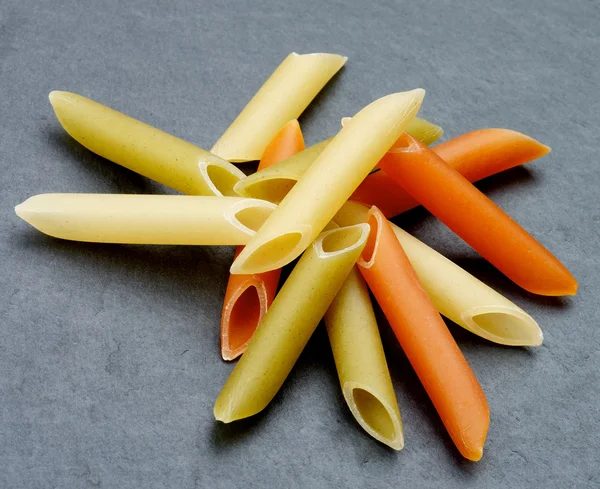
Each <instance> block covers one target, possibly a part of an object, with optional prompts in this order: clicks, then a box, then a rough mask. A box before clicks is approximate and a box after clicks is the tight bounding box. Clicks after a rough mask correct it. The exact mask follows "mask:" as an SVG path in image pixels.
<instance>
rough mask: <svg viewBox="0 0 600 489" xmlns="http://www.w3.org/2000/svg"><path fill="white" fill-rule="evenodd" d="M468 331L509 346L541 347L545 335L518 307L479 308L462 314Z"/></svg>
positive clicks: (487, 306)
mask: <svg viewBox="0 0 600 489" xmlns="http://www.w3.org/2000/svg"><path fill="white" fill-rule="evenodd" d="M461 319H462V320H463V321H464V322H465V324H466V326H467V327H468V329H469V330H470V331H471V332H472V333H474V334H476V335H478V336H481V337H482V338H486V339H488V340H490V341H493V342H495V343H499V344H501V345H509V346H540V345H541V344H542V342H543V340H544V334H543V333H542V330H541V329H540V327H539V325H538V324H537V322H536V321H535V320H534V319H533V318H532V317H531V316H530V315H529V314H527V313H526V312H525V311H523V310H521V309H519V308H517V307H508V306H503V305H484V306H477V307H474V308H472V309H469V310H467V311H465V312H463V313H462V315H461Z"/></svg>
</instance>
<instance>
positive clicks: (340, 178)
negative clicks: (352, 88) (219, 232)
mask: <svg viewBox="0 0 600 489" xmlns="http://www.w3.org/2000/svg"><path fill="white" fill-rule="evenodd" d="M424 95H425V91H424V90H422V89H416V90H411V91H409V92H403V93H396V94H392V95H388V96H387V97H383V98H381V99H379V100H376V101H375V102H373V103H372V104H370V105H368V106H367V107H365V108H364V109H363V110H361V111H360V112H359V113H358V114H357V115H356V116H355V117H354V119H353V120H352V122H350V124H348V125H346V127H344V128H342V129H341V131H340V132H339V133H338V135H337V136H336V137H335V138H334V139H333V140H332V141H331V142H330V143H329V145H328V146H327V147H326V148H325V149H324V150H323V152H322V153H321V154H320V155H319V157H318V158H317V159H316V160H315V162H314V163H313V164H312V165H311V166H310V167H309V169H308V170H307V171H306V172H305V173H304V175H303V177H302V178H301V179H300V181H299V182H298V183H297V184H296V185H294V187H292V189H291V190H290V191H289V193H288V194H287V195H286V196H285V198H284V199H283V200H282V201H281V203H280V205H279V207H278V208H277V209H276V210H275V211H274V212H273V214H272V215H271V216H270V217H269V219H267V221H266V222H265V224H264V226H263V227H262V228H261V229H260V230H259V232H258V233H257V234H256V236H255V237H254V238H253V239H252V240H251V241H250V242H249V243H248V245H247V246H246V247H245V248H244V250H243V251H242V252H241V253H240V254H239V256H238V257H237V258H236V260H235V261H234V262H233V265H232V266H231V272H232V273H259V272H265V271H268V270H273V269H275V268H279V267H282V266H283V265H286V264H287V263H289V262H291V261H292V260H293V259H294V258H296V257H297V256H299V255H300V254H301V253H302V251H303V250H305V249H306V248H307V246H308V245H309V244H310V243H311V242H312V241H313V240H314V239H315V238H316V237H317V236H318V235H319V233H320V232H321V230H322V229H323V228H324V227H325V226H326V225H327V223H328V222H329V221H330V220H331V218H332V217H333V216H334V215H335V213H336V212H337V211H338V209H339V208H340V207H341V206H342V205H343V204H344V202H346V200H347V199H348V197H349V196H350V195H351V194H352V192H353V191H354V190H356V188H357V187H358V185H360V182H362V180H363V179H364V178H365V177H366V176H367V175H368V173H369V171H371V169H372V168H373V167H374V166H375V164H376V163H377V161H379V159H381V157H382V156H383V155H384V154H385V152H386V151H387V150H388V149H389V148H390V147H391V145H392V144H393V143H394V141H395V140H396V139H398V137H399V136H400V134H402V133H403V132H404V130H405V129H406V126H407V125H408V123H409V122H410V121H411V120H412V118H413V117H414V116H415V115H416V113H417V112H418V110H419V107H420V106H421V102H422V100H423V97H424Z"/></svg>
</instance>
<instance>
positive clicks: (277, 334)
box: [214, 224, 369, 423]
mask: <svg viewBox="0 0 600 489" xmlns="http://www.w3.org/2000/svg"><path fill="white" fill-rule="evenodd" d="M368 235H369V225H368V224H359V225H356V226H349V227H344V228H339V229H333V230H331V231H327V232H325V233H322V234H321V235H320V236H319V237H318V238H317V239H316V240H315V241H314V243H313V244H312V246H310V247H309V248H308V249H307V250H306V252H305V253H304V255H303V256H302V257H301V258H300V260H299V261H298V263H297V264H296V266H295V267H294V270H293V271H292V273H291V274H290V276H289V277H288V279H287V280H286V282H285V284H284V285H283V287H282V288H281V290H280V291H279V293H278V294H277V296H276V297H275V300H274V301H273V304H272V305H271V307H270V308H269V310H268V311H267V313H266V314H265V316H264V317H263V319H262V321H261V323H260V324H259V326H258V328H257V329H256V332H255V333H254V335H253V336H252V339H251V340H250V343H249V344H248V348H247V349H246V351H245V353H244V354H243V355H242V357H241V359H240V361H239V362H238V364H237V365H236V366H235V368H234V369H233V372H232V373H231V375H230V377H229V379H228V380H227V383H226V384H225V386H224V387H223V390H222V391H221V393H220V394H219V397H218V398H217V401H216V403H215V408H214V414H215V418H216V419H217V420H219V421H223V422H224V423H230V422H231V421H235V420H238V419H242V418H247V417H248V416H252V415H254V414H256V413H258V412H259V411H262V410H263V409H264V408H265V407H266V406H267V404H269V402H270V401H271V399H273V397H274V396H275V394H276V393H277V391H278V390H279V388H280V387H281V385H282V384H283V382H284V381H285V379H286V377H287V376H288V374H289V373H290V371H291V370H292V367H293V366H294V364H295V363H296V360H297V359H298V357H299V356H300V353H301V352H302V350H303V349H304V346H305V345H306V343H307V342H308V340H309V338H310V336H311V335H312V333H313V331H314V330H315V328H316V327H317V325H318V324H319V321H320V320H321V318H322V317H323V315H324V314H325V312H326V311H327V308H328V307H329V305H330V304H331V302H332V301H333V299H334V297H335V295H336V293H337V292H338V290H339V289H340V288H341V286H342V284H343V283H344V281H345V279H346V277H347V276H348V273H350V270H351V269H352V267H353V265H354V263H355V262H356V260H357V259H358V257H359V255H360V253H361V252H362V250H363V248H364V246H365V243H366V240H367V238H368Z"/></svg>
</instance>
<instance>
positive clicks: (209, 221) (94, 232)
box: [15, 194, 275, 245]
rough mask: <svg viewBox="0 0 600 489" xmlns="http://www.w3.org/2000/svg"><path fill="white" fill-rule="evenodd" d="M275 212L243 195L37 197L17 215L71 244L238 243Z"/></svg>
mask: <svg viewBox="0 0 600 489" xmlns="http://www.w3.org/2000/svg"><path fill="white" fill-rule="evenodd" d="M274 209H275V205H274V204H271V203H270V202H266V201H264V200H255V199H246V198H242V197H189V196H184V195H113V194H41V195H36V196H34V197H31V198H29V199H27V200H26V201H25V202H23V203H22V204H20V205H18V206H17V207H15V212H16V213H17V215H18V216H19V217H20V218H22V219H24V220H25V221H27V222H28V223H29V224H31V225H32V226H33V227H35V228H36V229H38V230H39V231H41V232H42V233H45V234H48V235H50V236H54V237H55V238H62V239H69V240H74V241H89V242H95V243H128V244H163V245H166V244H169V245H240V244H246V243H247V242H248V240H249V239H250V237H251V236H252V235H254V233H255V232H256V231H257V230H258V228H259V227H260V226H261V225H262V224H263V222H264V221H265V219H266V218H267V217H268V216H269V214H270V213H271V212H273V210H274Z"/></svg>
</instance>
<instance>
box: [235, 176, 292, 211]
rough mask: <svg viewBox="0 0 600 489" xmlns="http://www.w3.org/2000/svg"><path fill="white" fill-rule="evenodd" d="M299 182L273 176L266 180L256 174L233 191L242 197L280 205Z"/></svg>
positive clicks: (247, 178)
mask: <svg viewBox="0 0 600 489" xmlns="http://www.w3.org/2000/svg"><path fill="white" fill-rule="evenodd" d="M297 181H298V180H297V179H294V178H288V177H278V176H274V175H273V176H271V177H267V178H264V177H263V176H262V175H260V174H259V173H254V174H253V175H250V176H248V177H246V178H244V179H243V180H240V181H239V182H238V183H236V184H235V187H234V188H233V190H234V191H235V192H236V193H237V194H238V195H241V196H242V197H250V198H253V199H262V200H268V201H269V202H273V203H274V204H279V203H280V202H281V201H282V200H283V198H284V197H285V196H286V195H287V194H288V192H289V191H290V190H291V189H292V187H293V186H294V185H296V182H297Z"/></svg>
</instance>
